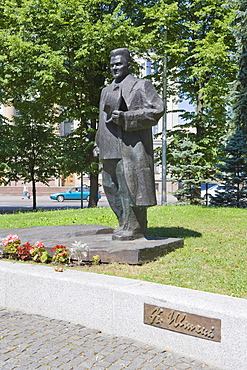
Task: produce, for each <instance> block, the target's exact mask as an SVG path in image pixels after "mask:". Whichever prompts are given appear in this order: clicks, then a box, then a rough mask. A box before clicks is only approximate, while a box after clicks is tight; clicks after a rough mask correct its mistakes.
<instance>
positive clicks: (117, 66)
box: [96, 48, 164, 240]
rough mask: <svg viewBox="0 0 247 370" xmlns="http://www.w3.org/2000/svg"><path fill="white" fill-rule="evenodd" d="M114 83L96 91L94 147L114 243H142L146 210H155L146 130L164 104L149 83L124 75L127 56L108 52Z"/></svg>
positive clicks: (122, 52) (148, 131) (121, 51)
mask: <svg viewBox="0 0 247 370" xmlns="http://www.w3.org/2000/svg"><path fill="white" fill-rule="evenodd" d="M110 57H111V60H110V68H111V72H112V75H113V77H114V81H113V82H112V83H111V84H110V85H109V86H107V87H105V88H104V89H103V90H102V93H101V99H100V116H99V128H98V131H97V134H96V143H97V145H98V147H99V155H100V159H101V161H102V163H103V172H102V181H103V187H104V191H105V194H106V197H107V199H108V202H109V204H110V206H111V208H112V210H113V211H114V213H115V214H116V216H117V218H118V221H119V228H117V229H116V230H115V231H114V234H113V236H112V238H113V239H114V240H134V239H137V238H141V237H144V236H145V234H146V230H147V207H150V206H154V205H156V195H155V183H154V167H153V138H152V126H154V125H156V124H157V123H158V120H159V119H160V117H162V115H163V112H164V104H163V101H162V99H161V98H160V97H159V95H158V94H157V92H156V90H155V89H154V87H153V85H152V83H151V82H150V81H148V80H145V79H138V78H135V77H133V76H132V75H131V74H130V53H129V51H128V49H125V48H120V49H115V50H112V51H111V54H110Z"/></svg>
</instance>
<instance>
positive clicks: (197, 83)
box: [167, 0, 236, 193]
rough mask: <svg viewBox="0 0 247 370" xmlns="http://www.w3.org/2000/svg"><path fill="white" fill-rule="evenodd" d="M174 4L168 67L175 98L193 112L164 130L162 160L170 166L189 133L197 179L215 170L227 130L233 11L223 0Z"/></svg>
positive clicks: (233, 65) (232, 69)
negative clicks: (165, 154) (195, 153)
mask: <svg viewBox="0 0 247 370" xmlns="http://www.w3.org/2000/svg"><path fill="white" fill-rule="evenodd" d="M177 3H178V10H177V23H176V28H177V37H176V38H175V39H174V38H173V37H174V35H170V33H169V29H168V40H167V54H168V67H169V68H170V69H171V71H170V79H171V80H172V81H173V83H174V85H175V86H177V88H178V95H179V100H180V101H182V100H184V99H186V100H187V101H188V102H189V103H190V104H191V105H193V107H194V111H193V112H186V111H182V112H180V116H181V118H182V119H183V124H180V125H178V126H177V127H176V128H175V129H174V130H172V131H170V132H168V135H167V136H168V143H169V144H168V159H167V160H168V163H170V164H171V165H173V166H174V161H173V155H172V154H173V152H174V150H179V146H177V145H178V143H180V142H181V141H183V140H186V138H187V137H189V138H190V141H191V142H193V143H194V144H195V147H196V148H197V150H198V153H200V155H201V156H202V157H201V161H200V163H201V164H202V166H204V168H203V167H202V168H201V173H203V176H202V177H203V178H204V179H208V180H209V179H210V178H211V177H212V175H213V173H214V172H215V169H214V164H215V162H216V161H217V156H218V155H219V151H220V144H221V143H222V140H223V139H224V138H225V135H226V134H227V132H228V131H229V129H230V121H229V119H228V104H229V99H228V98H227V94H228V93H229V89H230V88H231V84H230V83H231V82H232V81H233V80H234V78H235V75H236V61H235V59H234V52H235V45H234V38H233V36H232V34H231V32H230V23H231V21H232V20H233V17H234V13H233V9H232V7H229V6H227V3H228V2H227V1H216V2H215V1H212V0H206V1H203V2H202V1H199V0H193V1H182V0H181V1H178V2H177ZM170 40H171V41H170ZM170 160H171V162H169V161H170ZM198 185H199V184H198ZM199 190H200V189H199V187H198V190H197V191H198V193H199Z"/></svg>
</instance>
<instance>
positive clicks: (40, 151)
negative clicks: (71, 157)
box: [4, 100, 59, 210]
mask: <svg viewBox="0 0 247 370" xmlns="http://www.w3.org/2000/svg"><path fill="white" fill-rule="evenodd" d="M17 106H18V108H19V111H18V113H19V114H18V115H17V116H15V118H14V123H15V124H14V125H8V130H10V132H9V141H10V146H9V147H5V148H4V150H5V155H6V162H7V165H8V167H9V171H5V175H6V177H7V178H8V179H10V180H19V179H22V180H24V182H31V184H32V195H33V198H32V199H33V209H34V210H35V209H36V182H42V183H44V184H46V185H48V183H49V179H50V178H51V177H54V176H57V175H58V174H59V172H58V166H57V160H56V158H57V156H58V153H59V146H58V135H57V134H56V133H55V132H54V124H53V122H54V119H55V118H54V117H55V116H56V111H54V110H53V109H52V108H50V109H48V107H44V106H43V105H42V104H40V103H39V102H36V101H34V100H32V101H29V102H28V101H24V102H22V103H20V102H19V103H18V104H17Z"/></svg>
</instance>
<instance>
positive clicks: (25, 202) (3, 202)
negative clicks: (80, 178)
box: [0, 194, 176, 213]
mask: <svg viewBox="0 0 247 370" xmlns="http://www.w3.org/2000/svg"><path fill="white" fill-rule="evenodd" d="M175 201H176V198H175V197H173V196H172V195H170V194H169V195H168V202H175ZM158 204H159V205H160V196H159V195H158ZM87 206H88V202H87V201H86V200H84V201H83V208H87ZM98 207H109V203H108V201H107V199H106V197H105V196H104V195H103V196H102V197H101V199H100V200H99V202H98ZM66 208H74V209H77V208H81V201H80V200H66V201H64V202H57V201H56V200H52V199H50V197H49V196H48V195H41V196H37V209H66ZM18 209H21V210H32V209H33V200H32V197H31V199H27V198H24V199H22V196H16V195H15V196H14V195H1V196H0V213H6V212H13V211H16V210H18Z"/></svg>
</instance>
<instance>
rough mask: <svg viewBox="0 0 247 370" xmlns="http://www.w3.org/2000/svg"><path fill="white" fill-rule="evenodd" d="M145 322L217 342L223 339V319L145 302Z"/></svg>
mask: <svg viewBox="0 0 247 370" xmlns="http://www.w3.org/2000/svg"><path fill="white" fill-rule="evenodd" d="M144 324H148V325H152V326H157V327H158V328H162V329H168V330H172V331H176V332H179V333H182V334H187V335H193V336H195V337H199V338H202V339H207V340H212V341H215V342H220V341H221V320H219V319H211V318H209V317H204V316H199V315H194V314H190V313H186V312H180V311H175V310H172V309H170V308H164V307H158V306H153V305H150V304H146V303H144Z"/></svg>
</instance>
